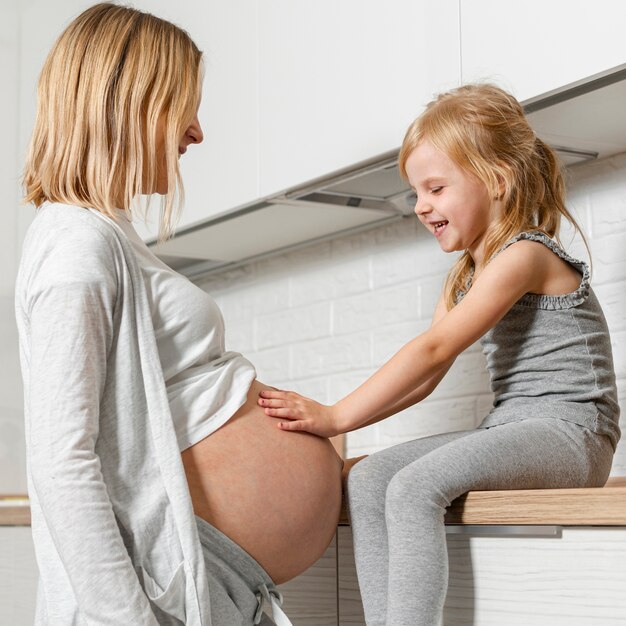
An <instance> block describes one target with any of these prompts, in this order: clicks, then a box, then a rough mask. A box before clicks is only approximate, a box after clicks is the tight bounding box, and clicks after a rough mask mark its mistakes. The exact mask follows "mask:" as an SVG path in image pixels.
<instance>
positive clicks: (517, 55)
mask: <svg viewBox="0 0 626 626" xmlns="http://www.w3.org/2000/svg"><path fill="white" fill-rule="evenodd" d="M459 5H460V11H461V61H462V68H463V69H462V79H463V82H473V81H476V80H489V81H492V82H496V83H497V84H499V85H501V86H503V87H504V88H506V89H509V90H510V91H512V92H513V93H514V94H515V96H516V97H517V98H518V99H519V100H527V99H530V98H533V97H535V96H538V95H539V94H543V93H546V92H548V91H551V90H553V89H557V88H559V87H562V86H564V85H567V84H570V83H573V82H576V81H579V80H581V79H584V78H586V77H588V76H592V75H595V74H599V73H601V72H604V71H606V70H609V69H611V68H613V67H616V66H619V65H622V64H624V63H626V39H625V38H624V24H626V3H624V2H619V0H596V1H595V2H589V1H588V0H550V1H549V2H546V1H545V0H526V1H525V2H500V1H499V0H461V1H460V2H459Z"/></svg>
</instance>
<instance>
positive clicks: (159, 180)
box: [153, 113, 204, 195]
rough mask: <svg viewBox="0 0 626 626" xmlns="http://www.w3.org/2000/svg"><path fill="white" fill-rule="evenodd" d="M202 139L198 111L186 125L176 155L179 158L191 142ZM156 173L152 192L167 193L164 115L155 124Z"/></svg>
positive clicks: (198, 141) (197, 141)
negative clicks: (154, 186)
mask: <svg viewBox="0 0 626 626" xmlns="http://www.w3.org/2000/svg"><path fill="white" fill-rule="evenodd" d="M203 139H204V135H203V134H202V127H201V126H200V121H199V120H198V113H196V116H195V117H194V118H193V120H192V122H191V124H189V126H188V127H187V129H186V130H185V132H184V133H183V136H182V137H181V138H180V139H179V141H178V157H179V158H180V157H181V156H182V155H183V154H185V152H187V147H188V146H189V144H192V143H200V142H201V141H202V140H203ZM156 151H157V174H156V189H155V190H154V192H153V193H159V194H161V195H165V194H166V193H167V162H166V159H165V117H162V118H161V120H159V123H158V125H157V146H156Z"/></svg>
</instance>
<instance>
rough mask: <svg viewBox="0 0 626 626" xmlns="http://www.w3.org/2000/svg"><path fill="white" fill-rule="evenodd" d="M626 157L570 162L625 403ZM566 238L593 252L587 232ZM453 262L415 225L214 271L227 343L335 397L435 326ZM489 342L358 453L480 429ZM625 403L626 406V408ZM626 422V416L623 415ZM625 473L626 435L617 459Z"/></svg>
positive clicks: (578, 251)
mask: <svg viewBox="0 0 626 626" xmlns="http://www.w3.org/2000/svg"><path fill="white" fill-rule="evenodd" d="M625 181H626V154H622V155H618V156H616V157H612V158H610V159H606V160H604V161H598V162H592V163H590V164H584V165H581V166H578V167H576V168H571V169H570V171H569V174H568V186H569V200H568V205H569V207H570V209H571V210H572V212H573V213H574V215H575V216H576V218H577V219H578V220H579V223H580V224H581V227H582V228H583V230H584V231H585V233H586V234H587V235H588V241H589V244H590V247H591V251H592V258H593V278H592V286H593V288H594V290H595V291H596V294H597V296H598V298H599V299H600V301H601V303H602V305H603V307H604V311H605V314H606V317H607V320H608V323H609V328H610V329H611V334H612V340H613V356H614V359H615V366H616V371H617V377H618V386H619V389H620V404H621V405H622V407H626V182H625ZM562 241H563V243H564V245H565V247H566V248H567V249H568V251H569V252H570V253H571V254H572V255H573V256H577V257H586V252H585V250H584V246H583V245H582V242H581V241H580V240H573V241H572V233H571V230H564V231H563V236H562ZM453 260H454V257H453V256H450V255H446V254H444V253H443V252H441V251H440V249H439V246H438V244H437V242H436V241H435V240H434V239H433V238H432V236H431V235H430V234H429V233H427V232H426V231H425V229H424V228H423V227H422V226H421V225H420V224H419V223H418V222H417V219H407V220H403V221H402V222H400V223H396V224H392V225H390V226H387V227H383V228H380V229H378V230H373V231H369V232H366V233H362V234H358V235H353V236H349V237H345V238H342V239H337V240H335V241H331V242H325V243H321V244H318V245H315V246H313V247H310V248H307V249H304V250H300V251H297V252H293V253H287V254H283V255H280V256H276V257H273V258H270V259H266V260H263V261H258V262H255V263H251V264H249V265H246V266H244V267H240V268H238V269H235V270H231V271H227V272H223V273H220V274H217V275H214V276H210V277H207V279H206V280H204V281H199V284H200V285H201V286H202V287H203V288H204V289H205V290H206V291H208V292H209V293H211V294H212V296H213V297H214V298H215V299H216V301H217V303H218V304H219V305H220V307H221V308H222V311H223V314H224V317H225V321H226V329H227V336H226V339H227V346H228V348H229V349H232V350H238V351H240V352H243V353H244V354H245V355H246V356H247V357H248V358H250V359H251V361H252V362H253V363H254V364H255V365H256V367H257V370H258V374H259V378H260V379H261V380H262V381H263V382H265V383H268V384H271V385H276V386H278V387H282V388H287V389H293V390H295V391H298V392H301V393H304V394H307V395H310V396H312V397H313V398H315V399H316V400H319V401H320V402H326V403H328V402H333V401H336V400H338V399H339V398H341V397H342V396H343V395H345V394H346V393H348V392H349V391H351V390H352V389H354V388H355V387H356V386H358V385H359V384H360V383H361V382H363V380H364V379H365V378H366V377H367V376H368V375H370V374H371V373H372V372H373V371H374V369H375V368H376V367H378V366H380V365H381V364H382V363H383V362H384V361H385V360H387V359H388V358H389V357H390V356H392V355H393V354H394V352H396V351H397V350H398V349H399V348H400V347H401V346H402V344H403V343H404V342H406V341H408V340H409V339H410V338H412V337H414V336H415V335H416V334H418V333H420V332H422V331H423V330H425V329H426V328H427V327H428V325H429V324H430V318H431V316H432V312H433V310H434V306H435V303H436V301H437V298H438V296H439V293H440V290H441V287H442V284H443V280H444V277H445V274H446V272H447V270H448V268H449V267H450V265H451V264H452V262H453ZM491 397H492V396H491V392H490V389H489V380H488V376H487V373H486V370H485V362H484V357H483V355H482V353H481V352H480V348H479V346H478V345H477V344H476V345H474V346H471V347H470V348H469V349H468V350H467V351H466V352H465V353H464V354H462V355H461V356H460V357H459V358H458V359H457V361H456V363H455V364H454V366H453V368H452V369H451V370H450V372H449V373H448V374H447V376H446V378H445V379H444V380H443V381H442V383H441V384H440V386H439V387H438V389H437V390H436V391H435V392H434V393H433V394H432V395H431V396H430V397H429V398H427V399H426V400H424V401H423V402H422V403H420V404H419V405H417V406H415V407H413V408H411V409H408V410H406V411H404V412H403V413H401V414H399V415H396V416H394V417H392V418H390V419H387V420H385V421H383V422H379V423H378V424H374V425H372V426H369V427H367V428H363V429H361V430H359V431H356V432H351V433H348V435H347V448H348V450H347V451H348V455H349V456H356V455H359V454H370V453H372V452H374V451H376V450H380V449H382V448H386V447H388V446H390V445H393V444H396V443H401V442H403V441H407V440H410V439H414V438H416V437H422V436H425V435H429V434H432V433H438V432H444V431H452V430H461V429H465V428H472V427H474V426H476V425H477V424H478V423H479V422H480V421H481V419H482V418H483V416H484V415H485V413H486V412H487V411H488V409H489V407H490V405H491ZM625 410H626V409H625ZM622 425H623V427H625V428H626V426H624V425H626V419H623V420H622ZM613 474H614V475H626V435H625V437H624V442H622V445H620V448H619V449H618V454H617V455H616V458H615V461H614V464H613Z"/></svg>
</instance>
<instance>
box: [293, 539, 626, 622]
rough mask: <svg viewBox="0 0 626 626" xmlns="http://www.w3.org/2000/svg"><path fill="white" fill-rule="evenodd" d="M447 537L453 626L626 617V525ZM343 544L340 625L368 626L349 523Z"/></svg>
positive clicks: (448, 607) (448, 612)
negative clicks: (517, 534) (554, 532)
mask: <svg viewBox="0 0 626 626" xmlns="http://www.w3.org/2000/svg"><path fill="white" fill-rule="evenodd" d="M447 543H448V562H449V576H450V579H449V586H448V595H447V598H446V603H445V607H444V620H443V623H444V624H445V626H462V625H464V624H472V626H502V625H503V624H507V626H529V625H530V624H532V626H618V625H619V626H621V625H623V624H624V623H626V595H624V592H623V590H624V585H626V527H614V528H608V527H605V528H599V527H598V528H592V527H572V528H563V530H562V534H561V536H560V537H530V536H529V537H471V536H463V535H460V536H459V535H449V536H448V538H447ZM337 544H338V545H337V550H338V556H339V560H338V600H339V624H340V626H365V619H364V617H363V609H362V605H361V601H360V593H359V588H358V582H357V579H356V571H355V567H354V554H353V551H352V533H351V530H350V528H349V527H339V529H338V534H337ZM407 593H411V591H410V589H408V588H407ZM294 624H297V622H294Z"/></svg>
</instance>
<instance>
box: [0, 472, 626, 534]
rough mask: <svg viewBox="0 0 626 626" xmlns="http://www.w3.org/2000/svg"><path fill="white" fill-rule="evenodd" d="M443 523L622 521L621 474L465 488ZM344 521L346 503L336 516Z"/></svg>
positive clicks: (19, 520)
mask: <svg viewBox="0 0 626 626" xmlns="http://www.w3.org/2000/svg"><path fill="white" fill-rule="evenodd" d="M445 522H446V524H491V525H498V524H516V525H517V524H519V525H523V524H538V525H544V524H554V525H558V526H626V476H620V477H615V478H609V480H608V482H607V484H606V485H605V486H604V487H599V488H595V489H524V490H516V491H470V492H469V493H466V494H465V495H463V496H461V497H460V498H457V499H456V500H455V501H454V502H453V503H452V504H451V505H450V507H449V508H448V511H447V513H446V518H445ZM339 524H340V525H341V526H348V525H349V524H350V520H349V518H348V515H347V512H346V508H345V506H344V507H343V508H342V511H341V518H340V520H339ZM29 525H30V506H29V505H28V498H27V497H26V496H0V526H29Z"/></svg>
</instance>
